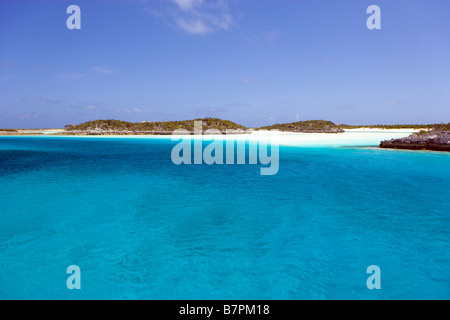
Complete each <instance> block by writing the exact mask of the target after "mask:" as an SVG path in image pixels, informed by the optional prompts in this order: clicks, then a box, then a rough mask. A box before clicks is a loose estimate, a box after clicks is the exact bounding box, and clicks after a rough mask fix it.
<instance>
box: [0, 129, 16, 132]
mask: <svg viewBox="0 0 450 320" xmlns="http://www.w3.org/2000/svg"><path fill="white" fill-rule="evenodd" d="M0 132H18V131H17V130H16V129H0Z"/></svg>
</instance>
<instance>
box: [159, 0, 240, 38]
mask: <svg viewBox="0 0 450 320" xmlns="http://www.w3.org/2000/svg"><path fill="white" fill-rule="evenodd" d="M170 2H171V4H170V7H168V11H167V13H166V14H162V13H161V12H157V13H155V12H154V10H152V14H153V15H154V16H156V17H159V18H162V17H166V18H167V17H168V18H169V19H170V20H172V23H173V22H174V23H175V24H176V26H178V27H179V28H180V29H181V30H183V31H184V32H186V33H189V34H206V33H211V32H213V31H217V30H228V29H229V28H230V27H231V25H232V24H233V15H232V14H231V12H230V8H229V6H228V3H227V2H228V0H208V1H206V0H170Z"/></svg>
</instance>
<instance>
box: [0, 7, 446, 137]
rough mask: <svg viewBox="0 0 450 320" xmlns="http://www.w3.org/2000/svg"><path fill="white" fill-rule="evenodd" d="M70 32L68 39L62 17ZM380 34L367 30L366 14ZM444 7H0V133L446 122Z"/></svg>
mask: <svg viewBox="0 0 450 320" xmlns="http://www.w3.org/2000/svg"><path fill="white" fill-rule="evenodd" d="M72 4H75V5H78V6H79V7H80V8H81V30H69V29H67V27H66V20H67V18H68V17H69V14H67V13H66V9H67V7H68V6H69V5H72ZM372 4H375V5H378V6H379V7H380V8H381V15H382V16H381V27H382V29H381V30H369V29H368V28H367V27H366V20H367V18H368V17H369V14H367V13H366V9H367V7H368V6H369V5H372ZM449 13H450V1H446V0H443V1H438V0H428V1H420V0H410V1H400V0H389V1H381V0H371V1H365V0H353V1H350V0H333V1H325V0H315V1H312V0H311V1H300V0H203V1H202V0H165V1H163V0H147V1H145V0H109V1H106V0H105V1H100V0H89V1H82V0H71V1H65V0H59V1H57V0H53V1H44V0H34V1H32V0H28V1H25V0H15V1H10V0H1V1H0V127H2V128H52V127H62V126H64V125H66V124H72V123H74V124H77V123H82V122H84V121H88V120H95V119H120V120H126V121H144V120H145V121H163V120H182V119H193V118H198V117H206V116H208V117H219V118H223V119H228V120H232V121H235V122H238V123H241V124H243V125H246V126H261V125H268V124H273V123H283V122H293V121H299V120H312V119H324V120H331V121H334V122H336V123H347V124H377V123H386V124H395V123H435V122H449V121H450V19H449V18H448V16H449Z"/></svg>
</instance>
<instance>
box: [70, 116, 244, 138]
mask: <svg viewBox="0 0 450 320" xmlns="http://www.w3.org/2000/svg"><path fill="white" fill-rule="evenodd" d="M195 121H201V122H202V133H205V131H206V130H212V129H214V130H218V131H220V132H221V133H223V134H225V133H226V132H227V130H239V131H240V132H241V133H245V132H246V129H247V128H246V127H244V126H242V125H240V124H237V123H234V122H232V121H229V120H222V119H218V118H203V119H195V120H183V121H160V122H148V121H142V122H137V123H134V122H126V121H120V120H95V121H88V122H85V123H83V124H80V125H68V126H66V128H65V132H64V133H63V134H66V135H67V134H68V135H170V134H172V132H174V131H175V130H187V131H189V132H191V133H194V123H195Z"/></svg>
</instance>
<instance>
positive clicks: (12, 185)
mask: <svg viewBox="0 0 450 320" xmlns="http://www.w3.org/2000/svg"><path fill="white" fill-rule="evenodd" d="M363 142H364V141H358V142H357V143H356V142H355V143H353V144H351V143H349V144H348V145H351V146H355V145H363V144H362V143H363ZM175 144H176V142H171V141H170V140H169V139H149V138H142V139H134V138H89V139H87V138H78V137H70V138H65V137H0V190H1V194H0V208H1V209H0V218H1V220H0V221H1V222H0V298H1V299H16V298H18V299H133V298H136V299H434V298H438V299H449V298H450V280H449V274H450V191H449V190H450V189H449V185H450V156H449V154H445V153H437V152H436V153H433V152H409V151H396V150H379V149H375V148H373V149H371V148H344V147H337V146H322V145H315V146H314V145H311V146H306V147H305V146H304V147H293V146H282V147H280V169H279V172H278V174H277V175H274V176H261V175H260V167H261V166H259V165H212V166H207V165H190V166H189V165H181V166H176V165H174V164H173V163H172V161H171V158H170V154H171V150H172V148H173V146H174V145H175ZM368 144H369V145H374V142H373V141H369V142H368ZM69 265H78V266H80V268H81V274H82V278H81V282H82V289H81V290H68V289H67V287H66V280H67V277H68V274H66V269H67V267H68V266H69ZM370 265H378V266H379V267H380V268H381V283H382V289H381V290H368V289H367V287H366V280H367V277H368V276H369V275H368V274H366V269H367V267H368V266H370Z"/></svg>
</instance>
